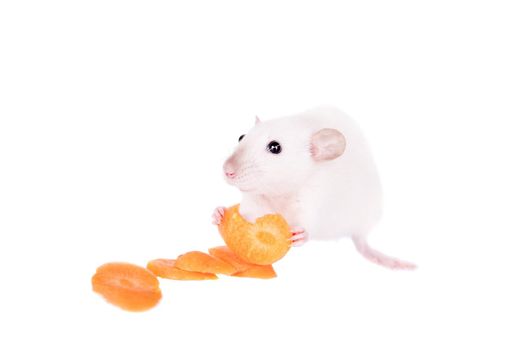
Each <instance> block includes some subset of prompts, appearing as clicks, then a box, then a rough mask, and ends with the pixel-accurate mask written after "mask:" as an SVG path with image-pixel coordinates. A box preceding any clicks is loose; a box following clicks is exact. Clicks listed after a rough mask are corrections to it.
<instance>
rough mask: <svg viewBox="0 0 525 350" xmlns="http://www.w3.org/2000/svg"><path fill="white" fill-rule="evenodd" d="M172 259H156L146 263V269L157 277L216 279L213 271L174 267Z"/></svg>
mask: <svg viewBox="0 0 525 350" xmlns="http://www.w3.org/2000/svg"><path fill="white" fill-rule="evenodd" d="M175 261H176V260H174V259H157V260H152V261H150V262H149V263H148V270H150V271H151V272H153V274H155V275H156V276H158V277H162V278H168V279H172V280H184V281H189V280H216V279H217V276H216V275H215V274H213V273H203V272H194V271H185V270H181V269H179V268H177V267H175Z"/></svg>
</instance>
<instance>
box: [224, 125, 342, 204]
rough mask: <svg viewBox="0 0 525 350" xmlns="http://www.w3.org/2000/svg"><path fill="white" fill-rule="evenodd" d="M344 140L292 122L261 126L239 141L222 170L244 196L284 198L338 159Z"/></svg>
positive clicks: (336, 134)
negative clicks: (326, 164) (261, 195)
mask: <svg viewBox="0 0 525 350" xmlns="http://www.w3.org/2000/svg"><path fill="white" fill-rule="evenodd" d="M345 148H346V140H345V137H344V136H343V134H342V133H341V132H339V131H338V130H335V129H318V128H315V127H314V126H312V125H310V123H309V122H308V121H307V120H300V119H294V118H281V119H274V120H270V121H267V122H261V121H260V120H259V118H256V123H255V126H254V127H253V128H252V129H251V130H250V131H249V132H248V133H247V134H245V135H241V136H240V137H239V144H238V146H237V148H236V149H235V151H234V152H233V154H232V155H231V156H230V157H229V158H228V159H227V160H226V162H225V163H224V166H223V170H224V176H225V178H226V181H227V182H228V183H229V184H231V185H233V186H236V187H237V188H239V189H240V190H241V191H243V192H250V193H255V194H264V195H274V196H275V195H285V194H289V193H293V192H295V191H297V190H298V189H299V188H300V187H301V186H302V185H303V184H304V183H305V182H306V181H307V179H308V177H310V176H311V174H312V173H313V172H314V171H316V169H317V168H318V167H319V166H322V164H323V163H325V162H329V161H332V160H334V159H336V158H338V157H340V156H341V155H342V154H343V153H344V152H345Z"/></svg>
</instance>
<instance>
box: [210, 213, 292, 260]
mask: <svg viewBox="0 0 525 350" xmlns="http://www.w3.org/2000/svg"><path fill="white" fill-rule="evenodd" d="M219 232H220V233H221V235H222V238H223V239H224V242H226V245H227V246H228V247H229V248H230V249H231V250H232V251H233V252H234V253H235V255H237V256H239V257H240V258H241V259H242V260H245V261H247V262H249V263H252V264H257V265H270V264H273V263H274V262H276V261H277V260H279V259H281V258H282V257H283V256H284V255H285V254H286V253H287V252H288V250H289V249H290V238H291V233H290V227H289V226H288V224H287V223H286V221H285V220H284V218H283V217H282V216H281V215H277V214H270V215H265V216H262V217H260V218H258V219H256V221H255V224H252V223H251V222H249V221H247V220H245V219H244V218H243V217H242V216H241V214H239V205H236V206H233V207H231V208H228V209H226V210H225V213H224V217H223V219H222V222H221V224H220V225H219Z"/></svg>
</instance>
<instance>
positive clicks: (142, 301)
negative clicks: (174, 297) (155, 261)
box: [91, 262, 162, 311]
mask: <svg viewBox="0 0 525 350" xmlns="http://www.w3.org/2000/svg"><path fill="white" fill-rule="evenodd" d="M91 284H92V286H93V291H95V292H96V293H99V294H101V295H102V296H103V297H104V298H105V299H106V300H107V301H108V302H110V303H111V304H113V305H116V306H118V307H120V308H122V309H124V310H128V311H145V310H148V309H150V308H152V307H153V306H155V305H157V303H158V302H159V300H160V299H161V297H162V293H161V291H160V288H159V281H158V280H157V277H155V275H153V274H152V273H151V272H149V271H148V270H146V269H145V268H143V267H140V266H137V265H133V264H128V263H118V262H114V263H108V264H104V265H102V266H100V267H99V268H98V269H97V272H96V273H95V274H94V275H93V277H92V278H91Z"/></svg>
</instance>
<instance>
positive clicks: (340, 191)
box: [225, 107, 412, 268]
mask: <svg viewBox="0 0 525 350" xmlns="http://www.w3.org/2000/svg"><path fill="white" fill-rule="evenodd" d="M325 128H330V129H336V130H338V131H339V132H341V133H342V134H343V135H344V137H345V139H346V149H345V152H344V153H343V154H342V155H341V156H340V157H338V158H336V159H333V160H326V161H316V160H314V159H313V157H312V154H311V139H312V135H314V134H315V133H316V132H318V131H319V130H321V129H325ZM273 140H275V141H277V142H279V143H280V144H281V146H282V152H281V153H280V154H277V155H275V154H272V153H270V152H268V151H267V150H266V145H267V144H268V143H269V142H270V141H273ZM227 168H228V169H230V170H231V169H233V170H235V172H236V177H235V178H233V179H232V178H226V180H227V181H228V182H229V183H230V184H232V185H234V186H237V187H238V188H239V189H240V190H241V192H242V195H243V196H242V201H241V206H240V213H241V215H243V216H244V217H245V218H246V219H248V220H250V221H254V220H255V218H257V217H260V216H262V215H265V214H268V213H279V214H281V215H283V216H284V217H285V219H286V220H287V221H288V223H289V224H290V225H291V226H298V227H303V228H304V229H305V231H306V236H307V237H308V239H318V240H327V239H337V238H340V237H344V236H351V237H353V238H354V242H356V245H357V244H358V243H359V245H358V248H359V249H358V250H359V251H360V252H362V253H363V252H366V253H367V254H363V255H365V257H367V258H369V259H370V260H372V261H375V262H377V263H380V264H382V265H387V266H389V267H393V268H410V267H412V265H411V264H409V263H406V264H408V265H406V266H405V265H403V264H404V263H403V262H401V261H399V260H397V259H394V258H389V257H387V256H385V255H381V257H383V258H385V259H386V260H385V259H383V261H381V259H379V258H378V256H377V254H376V255H374V254H372V253H373V252H376V251H374V250H372V249H371V248H370V249H368V248H369V247H368V245H367V244H366V236H367V235H368V234H369V232H370V231H371V230H372V228H373V227H374V225H375V224H376V223H377V221H378V220H379V219H380V217H381V208H382V199H381V197H382V196H381V184H380V181H379V177H378V174H377V170H376V166H375V164H374V161H373V158H372V154H371V152H370V150H369V147H368V145H367V143H366V141H365V139H364V137H363V135H362V134H361V131H360V130H359V128H358V126H357V125H356V123H355V122H354V121H353V120H352V119H351V118H350V117H349V116H348V115H346V114H345V113H343V112H341V111H340V110H338V109H336V108H331V107H318V108H315V109H311V110H308V111H306V112H303V113H300V114H297V115H293V116H288V117H283V118H278V119H273V120H269V121H262V122H259V123H256V124H255V125H254V127H253V128H252V129H251V130H250V131H249V132H248V133H247V134H246V136H245V137H244V139H243V140H242V141H241V142H240V143H239V146H238V147H237V149H236V150H235V152H234V154H233V155H232V156H231V157H230V158H229V159H228V160H227V162H226V163H225V169H227ZM371 252H372V253H371ZM377 253H378V252H377ZM378 254H379V253H378ZM388 259H391V260H388Z"/></svg>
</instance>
